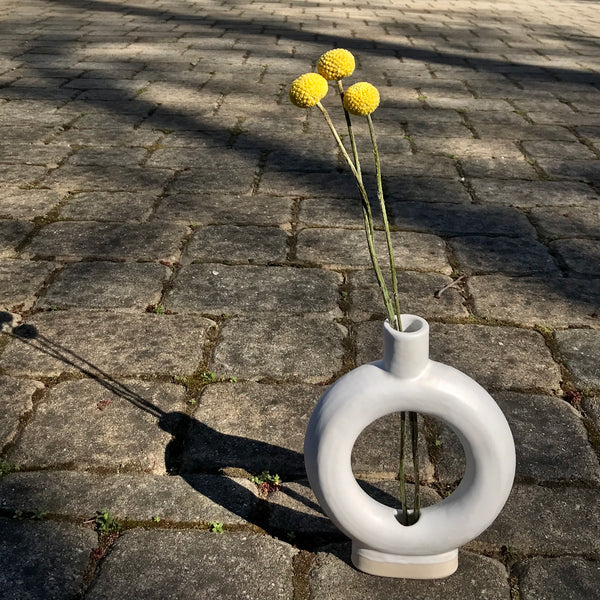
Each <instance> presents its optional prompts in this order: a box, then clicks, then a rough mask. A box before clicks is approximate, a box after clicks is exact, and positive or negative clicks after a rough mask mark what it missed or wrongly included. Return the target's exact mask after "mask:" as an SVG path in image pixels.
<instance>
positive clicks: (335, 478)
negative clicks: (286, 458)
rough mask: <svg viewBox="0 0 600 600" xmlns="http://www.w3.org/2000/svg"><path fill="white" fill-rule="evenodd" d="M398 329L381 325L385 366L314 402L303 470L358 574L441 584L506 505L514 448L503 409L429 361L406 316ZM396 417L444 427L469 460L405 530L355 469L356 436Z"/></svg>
mask: <svg viewBox="0 0 600 600" xmlns="http://www.w3.org/2000/svg"><path fill="white" fill-rule="evenodd" d="M402 325H403V331H402V332H398V331H396V330H394V329H392V328H391V327H390V325H389V324H388V323H385V325H384V358H383V360H381V361H378V362H374V363H371V364H367V365H363V366H361V367H358V368H356V369H354V370H353V371H351V372H350V373H348V374H346V375H344V376H343V377H342V378H340V379H339V380H338V381H337V382H336V383H335V384H333V385H332V386H331V387H330V388H329V389H328V390H327V392H325V394H324V395H323V396H322V398H321V399H320V401H319V403H318V405H317V407H316V408H315V411H314V413H313V415H312V417H311V419H310V422H309V425H308V429H307V432H306V437H305V444H304V456H305V464H306V471H307V474H308V478H309V481H310V484H311V487H312V489H313V491H314V492H315V495H316V496H317V499H318V500H319V503H320V504H321V507H322V508H323V510H324V511H325V513H326V514H327V515H328V516H329V517H330V518H331V520H332V521H333V522H334V523H335V525H336V526H337V527H338V528H339V529H340V530H341V531H342V532H344V533H345V534H346V535H347V536H348V537H350V538H351V539H352V540H353V562H354V564H355V565H356V566H357V567H358V568H359V569H362V570H365V571H367V572H370V573H374V574H378V575H388V576H400V577H411V576H414V577H418V578H428V577H442V576H446V575H449V574H450V573H451V572H452V571H453V570H454V569H456V560H457V559H456V556H457V549H458V548H459V547H460V546H462V545H463V544H465V543H467V542H469V541H470V540H472V539H474V538H476V537H477V536H478V535H479V534H480V533H481V532H483V531H484V530H485V529H486V528H487V527H488V526H489V525H490V524H491V523H492V522H493V521H494V519H495V518H496V517H497V516H498V514H499V513H500V511H501V509H502V507H503V506H504V504H505V502H506V500H507V498H508V495H509V493H510V490H511V487H512V483H513V479H514V474H515V449H514V442H513V438H512V435H511V432H510V429H509V427H508V423H507V422H506V419H505V418H504V415H503V414H502V411H501V410H500V408H499V407H498V405H497V404H496V403H495V402H494V400H493V399H492V397H491V396H490V395H489V394H488V393H487V392H486V391H485V390H484V389H483V388H482V387H481V386H480V385H479V384H478V383H476V382H475V381H473V380H472V379H471V378H470V377H468V376H467V375H465V374H464V373H461V372H460V371H458V370H456V369H454V368H452V367H449V366H447V365H444V364H441V363H439V362H434V361H432V360H430V359H429V325H428V324H427V322H426V321H425V320H423V319H421V318H420V317H417V316H414V315H402ZM401 411H406V412H409V411H412V412H418V413H420V414H426V415H430V416H432V417H436V418H438V419H440V420H442V421H444V422H445V423H446V424H447V425H449V426H450V427H451V428H452V430H453V431H454V432H455V433H456V435H457V436H458V438H459V440H460V442H461V444H462V446H463V449H464V453H465V461H466V468H465V474H464V477H463V479H462V481H461V483H460V485H459V486H458V488H457V489H456V490H455V491H454V492H453V493H452V494H451V495H450V496H449V497H447V498H445V499H444V500H443V501H441V502H439V503H438V504H435V505H433V506H430V507H425V508H423V509H422V510H421V517H420V518H419V520H418V521H417V522H416V523H415V524H414V525H411V526H404V525H401V524H400V522H399V521H398V518H397V517H398V514H399V511H398V510H397V509H394V508H391V507H388V506H385V505H383V504H381V503H380V502H378V501H376V500H375V499H373V498H372V497H370V496H369V495H368V494H367V493H366V492H364V491H363V489H362V488H361V487H360V486H359V485H358V483H357V482H356V479H355V478H354V475H353V473H352V466H351V454H352V447H353V446H354V443H355V441H356V439H357V438H358V436H359V435H360V433H361V432H362V431H363V430H364V429H365V428H366V427H367V426H368V425H370V424H371V423H372V422H373V421H375V420H377V419H379V418H380V417H383V416H385V415H388V414H391V413H396V412H401ZM394 565H396V566H395V567H394ZM411 565H415V567H416V568H415V569H414V573H415V574H414V575H410V572H411V569H410V566H411ZM419 565H421V567H419ZM422 565H432V566H433V567H434V568H432V569H431V570H429V571H428V570H427V569H425V570H423V568H422ZM436 565H437V568H436V567H435V566H436ZM449 565H454V567H453V568H452V569H451V567H450V566H449ZM447 571H450V572H447ZM428 573H429V574H428Z"/></svg>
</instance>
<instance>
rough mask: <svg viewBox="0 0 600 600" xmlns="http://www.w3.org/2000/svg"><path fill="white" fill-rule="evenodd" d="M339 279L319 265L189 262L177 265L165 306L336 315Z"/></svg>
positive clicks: (208, 311)
mask: <svg viewBox="0 0 600 600" xmlns="http://www.w3.org/2000/svg"><path fill="white" fill-rule="evenodd" d="M341 283H342V278H341V276H340V275H338V274H337V273H332V272H328V271H323V270H321V269H295V268H293V267H277V268H275V267H259V266H250V265H248V266H246V265H239V266H228V265H223V264H215V263H212V264H210V263H209V264H192V265H188V266H186V267H183V268H182V269H181V271H180V273H179V274H178V275H177V278H176V280H175V283H174V287H173V289H172V290H171V291H170V292H169V293H168V295H167V296H166V298H165V306H166V307H167V308H170V309H173V310H175V311H178V312H179V311H196V312H200V313H205V314H213V315H216V316H218V315H220V314H223V313H226V314H228V315H235V314H240V313H251V314H253V313H256V312H263V311H266V312H276V313H278V314H283V313H292V314H293V313H303V312H315V313H330V314H339V315H340V316H341V311H340V310H339V308H338V305H337V303H338V300H339V293H338V287H339V285H340V284H341Z"/></svg>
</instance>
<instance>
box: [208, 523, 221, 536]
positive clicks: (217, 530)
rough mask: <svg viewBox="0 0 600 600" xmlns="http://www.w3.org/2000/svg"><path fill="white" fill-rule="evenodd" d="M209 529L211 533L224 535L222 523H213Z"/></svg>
mask: <svg viewBox="0 0 600 600" xmlns="http://www.w3.org/2000/svg"><path fill="white" fill-rule="evenodd" d="M208 528H209V530H210V531H211V533H223V523H221V521H211V522H210V523H209V524H208Z"/></svg>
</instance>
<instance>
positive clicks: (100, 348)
mask: <svg viewBox="0 0 600 600" xmlns="http://www.w3.org/2000/svg"><path fill="white" fill-rule="evenodd" d="M212 327H214V323H213V322H212V321H210V320H208V319H204V318H202V317H192V316H172V315H152V314H141V315H119V314H118V313H107V312H100V311H97V312H96V311H91V312H88V311H82V312H73V313H72V312H70V311H58V312H50V313H41V314H40V315H38V316H36V317H34V318H32V319H31V320H30V321H28V323H27V324H25V325H23V326H22V327H21V329H19V330H17V332H16V334H17V335H16V337H15V339H13V340H12V341H11V342H10V344H9V345H8V347H7V348H6V349H5V351H4V352H3V353H2V355H1V356H0V369H3V370H4V371H5V372H10V373H11V374H14V375H27V376H33V377H36V376H46V377H53V376H57V375H59V374H60V373H77V372H84V373H85V372H86V371H88V370H89V371H91V372H92V373H94V374H98V373H99V372H100V371H103V372H104V373H110V374H115V375H117V374H118V375H121V374H129V375H136V374H149V375H152V374H164V375H168V376H172V375H186V374H191V373H193V372H194V371H195V370H196V368H197V367H198V365H199V363H200V362H201V361H202V359H203V351H202V343H203V340H205V339H206V335H207V332H208V331H209V330H210V329H211V328H212ZM142 345H143V351H140V347H142Z"/></svg>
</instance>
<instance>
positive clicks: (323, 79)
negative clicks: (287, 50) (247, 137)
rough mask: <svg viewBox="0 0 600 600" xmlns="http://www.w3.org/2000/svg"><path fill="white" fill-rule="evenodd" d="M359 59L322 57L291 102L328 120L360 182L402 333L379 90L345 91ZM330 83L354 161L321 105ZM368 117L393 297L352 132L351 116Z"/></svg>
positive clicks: (293, 89)
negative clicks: (376, 117)
mask: <svg viewBox="0 0 600 600" xmlns="http://www.w3.org/2000/svg"><path fill="white" fill-rule="evenodd" d="M354 68H355V60H354V56H353V55H352V53H351V52H349V51H348V50H344V49H343V48H336V49H334V50H330V51H329V52H325V54H323V55H322V56H321V57H320V58H319V62H318V64H317V71H318V73H305V74H304V75H301V76H300V77H298V78H297V79H295V80H294V81H293V82H292V85H291V86H290V92H289V96H290V100H291V102H292V104H294V105H295V106H298V107H300V108H312V107H313V106H316V107H317V108H318V109H319V110H320V111H321V112H322V113H323V116H324V117H325V120H326V122H327V124H328V126H329V128H330V130H331V132H332V133H333V136H334V138H335V140H336V142H337V145H338V147H339V149H340V151H341V153H342V155H343V157H344V159H345V161H346V163H347V164H348V166H349V168H350V170H351V171H352V175H353V176H354V178H355V179H356V183H357V185H358V189H359V192H360V196H361V202H362V209H363V217H364V223H365V232H366V235H367V246H368V248H369V254H370V256H371V263H372V264H373V269H374V271H375V276H376V277H377V283H378V285H379V288H380V290H381V293H382V296H383V302H384V304H385V307H386V310H387V313H388V320H389V322H390V324H391V325H392V327H394V328H396V329H398V330H400V329H401V322H400V305H399V300H398V282H397V279H396V268H395V265H394V254H393V249H392V240H391V236H390V227H389V222H388V218H387V210H386V206H385V200H384V197H383V188H382V183H381V165H380V161H379V152H378V150H377V141H376V139H375V130H374V128H373V121H372V119H371V113H373V112H374V111H375V110H376V109H377V107H378V106H379V100H380V98H379V91H378V90H377V88H376V87H375V86H374V85H371V84H370V83H368V82H366V81H361V82H358V83H354V84H353V85H351V86H350V87H349V88H348V89H347V90H346V91H344V88H343V85H342V79H345V78H346V77H349V76H350V75H352V73H353V72H354ZM329 81H335V82H336V84H337V88H338V91H339V94H340V98H341V101H342V105H343V107H344V114H345V116H346V125H347V127H348V134H349V138H350V144H351V146H352V155H353V156H352V158H350V155H349V154H348V152H347V150H346V148H345V147H344V144H343V142H342V140H341V138H340V136H339V134H338V132H337V130H336V128H335V126H334V124H333V122H332V120H331V117H330V116H329V113H328V112H327V110H326V109H325V107H324V106H323V105H322V104H321V100H322V99H323V98H324V97H325V96H326V95H327V92H328V91H329V84H328V82H329ZM350 115H354V116H359V117H366V119H367V123H368V125H369V132H370V135H371V142H372V145H373V155H374V159H375V166H376V177H377V197H378V199H379V204H380V207H381V214H382V217H383V227H384V231H385V236H386V241H387V249H388V259H389V267H390V271H391V281H392V292H391V294H390V292H389V290H388V287H387V284H386V282H385V280H384V277H383V273H382V271H381V267H380V266H379V260H378V258H377V255H376V254H375V246H374V232H375V227H374V223H373V214H372V211H371V203H370V200H369V196H368V194H367V190H366V188H365V185H364V182H363V177H362V172H361V168H360V161H359V158H358V150H357V147H356V141H355V138H354V132H353V129H352V121H351V116H350Z"/></svg>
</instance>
